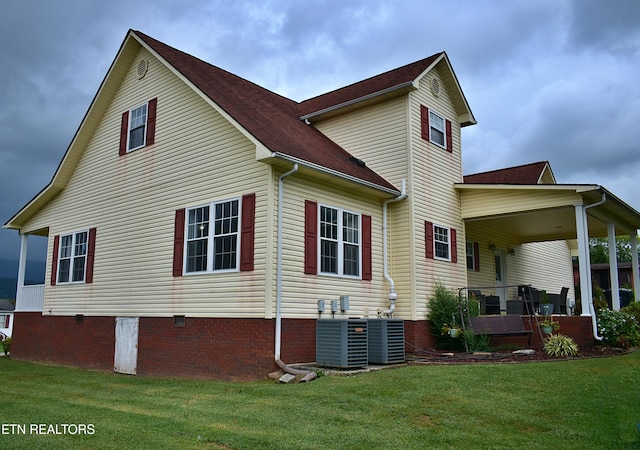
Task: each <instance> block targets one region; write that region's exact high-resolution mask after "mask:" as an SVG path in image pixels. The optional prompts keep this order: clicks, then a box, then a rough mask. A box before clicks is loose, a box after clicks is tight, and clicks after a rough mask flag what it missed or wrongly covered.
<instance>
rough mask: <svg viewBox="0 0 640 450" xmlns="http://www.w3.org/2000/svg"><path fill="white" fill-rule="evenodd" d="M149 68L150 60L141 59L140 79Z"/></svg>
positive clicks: (139, 67) (139, 66)
mask: <svg viewBox="0 0 640 450" xmlns="http://www.w3.org/2000/svg"><path fill="white" fill-rule="evenodd" d="M148 70H149V62H148V61H147V60H146V59H141V60H140V62H139V63H138V80H142V79H143V78H144V76H145V75H146V74H147V71H148Z"/></svg>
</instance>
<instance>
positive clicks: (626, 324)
mask: <svg viewBox="0 0 640 450" xmlns="http://www.w3.org/2000/svg"><path fill="white" fill-rule="evenodd" d="M598 334H599V335H600V336H602V342H603V343H604V344H606V345H611V346H615V347H623V348H629V347H631V346H634V345H638V344H640V332H639V331H638V322H636V319H635V318H634V317H633V316H632V315H631V314H628V313H626V312H622V311H611V310H609V309H601V310H600V312H599V314H598Z"/></svg>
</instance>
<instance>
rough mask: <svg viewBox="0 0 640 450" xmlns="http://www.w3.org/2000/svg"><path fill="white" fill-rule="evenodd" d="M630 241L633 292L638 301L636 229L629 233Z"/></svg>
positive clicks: (639, 279)
mask: <svg viewBox="0 0 640 450" xmlns="http://www.w3.org/2000/svg"><path fill="white" fill-rule="evenodd" d="M629 241H630V242H631V275H632V277H633V292H634V294H635V300H636V301H637V302H638V301H640V276H639V275H638V230H635V233H633V234H630V235H629Z"/></svg>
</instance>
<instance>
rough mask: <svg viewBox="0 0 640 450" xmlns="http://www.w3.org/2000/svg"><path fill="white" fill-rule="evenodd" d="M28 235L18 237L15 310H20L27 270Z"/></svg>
mask: <svg viewBox="0 0 640 450" xmlns="http://www.w3.org/2000/svg"><path fill="white" fill-rule="evenodd" d="M28 238H29V235H27V234H22V235H20V260H19V261H18V286H17V288H16V310H19V309H21V307H22V305H21V304H20V300H21V297H22V288H23V287H24V274H25V272H26V270H27V240H28Z"/></svg>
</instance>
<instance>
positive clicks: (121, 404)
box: [0, 351, 640, 449]
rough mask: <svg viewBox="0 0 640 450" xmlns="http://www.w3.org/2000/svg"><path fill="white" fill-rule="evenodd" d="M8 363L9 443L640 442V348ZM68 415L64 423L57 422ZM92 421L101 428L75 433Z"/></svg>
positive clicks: (362, 445) (0, 393)
mask: <svg viewBox="0 0 640 450" xmlns="http://www.w3.org/2000/svg"><path fill="white" fill-rule="evenodd" d="M0 374H2V382H1V383H0V398H1V399H2V402H1V408H0V419H1V420H0V426H2V428H0V432H1V433H2V434H0V448H2V449H10V448H20V449H23V448H39V449H44V448H60V449H62V448H64V449H68V448H87V449H89V448H91V449H102V448H113V449H123V448H154V449H164V448H224V449H229V448H231V449H241V448H242V449H262V448H267V449H268V448H273V449H299V448H300V449H305V448H306V449H341V448H349V449H352V448H355V449H378V448H400V449H404V448H411V449H413V448H464V449H468V448H472V449H474V448H492V449H493V448H505V449H507V448H508V449H516V448H526V449H531V448H544V449H552V448H553V449H562V448H575V449H613V448H616V449H624V448H640V439H639V435H640V433H639V431H638V423H639V422H640V351H637V352H635V353H632V354H628V355H625V356H616V357H610V358H599V359H589V360H576V361H568V362H544V363H528V364H499V365H462V366H412V367H403V368H398V369H390V370H382V371H377V372H372V373H368V374H364V375H358V376H353V377H332V376H324V377H320V378H319V379H317V380H315V381H313V382H311V383H307V384H296V385H284V384H277V383H275V382H272V381H260V382H251V383H224V382H214V381H193V380H175V379H153V378H140V377H132V376H125V375H113V374H107V373H98V372H88V371H82V370H76V369H69V368H63V367H53V366H46V365H39V364H32V363H26V362H19V361H12V360H10V359H8V358H0ZM12 424H16V425H12ZM39 424H44V425H42V428H41V429H40V428H37V427H38V425H39ZM63 424H70V426H68V427H67V430H68V432H67V434H53V433H52V432H55V431H56V429H55V426H56V425H57V426H58V429H57V431H58V432H60V433H63V431H64V428H63ZM18 426H23V427H24V428H25V433H24V434H23V433H22V432H21V430H20V428H19V427H18ZM81 426H84V427H86V428H87V430H88V431H89V432H91V431H93V433H92V434H79V433H78V434H72V433H73V432H77V431H78V430H80V427H81ZM32 427H36V429H37V430H38V431H41V432H49V434H36V433H35V432H32V429H31V428H32Z"/></svg>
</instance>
